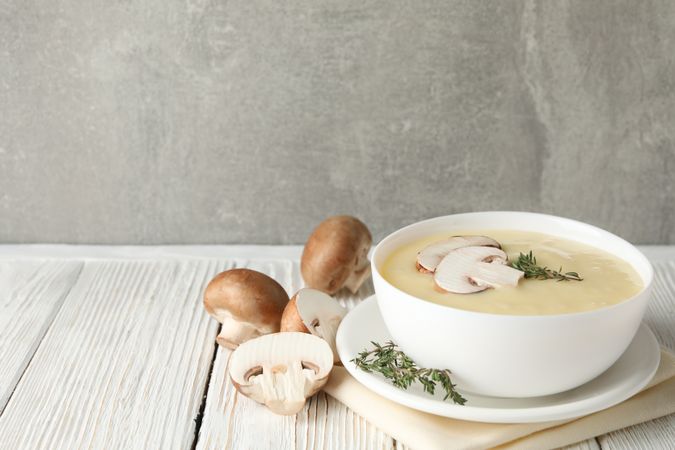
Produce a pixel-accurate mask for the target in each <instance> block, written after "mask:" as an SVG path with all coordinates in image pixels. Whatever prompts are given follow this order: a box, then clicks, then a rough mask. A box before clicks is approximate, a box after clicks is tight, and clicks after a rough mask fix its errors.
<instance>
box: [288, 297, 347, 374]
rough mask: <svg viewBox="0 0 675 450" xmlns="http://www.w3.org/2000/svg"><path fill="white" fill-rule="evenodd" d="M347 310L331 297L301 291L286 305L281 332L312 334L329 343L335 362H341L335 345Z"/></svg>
mask: <svg viewBox="0 0 675 450" xmlns="http://www.w3.org/2000/svg"><path fill="white" fill-rule="evenodd" d="M346 314H347V310H346V309H345V308H343V307H342V305H340V304H339V303H338V302H337V300H335V299H334V298H333V297H331V296H330V295H328V294H326V293H325V292H322V291H319V290H317V289H312V288H304V289H300V290H299V291H298V292H297V293H296V294H295V295H294V296H293V298H291V301H290V302H288V305H286V309H284V314H283V316H282V317H281V331H282V332H285V331H297V332H300V333H310V334H313V335H314V336H318V337H320V338H322V339H324V340H325V341H326V342H328V345H330V348H331V350H332V351H333V355H334V361H335V362H338V361H340V357H339V356H338V354H337V349H336V345H335V336H336V334H337V329H338V326H339V325H340V322H341V321H342V319H343V318H344V316H345V315H346Z"/></svg>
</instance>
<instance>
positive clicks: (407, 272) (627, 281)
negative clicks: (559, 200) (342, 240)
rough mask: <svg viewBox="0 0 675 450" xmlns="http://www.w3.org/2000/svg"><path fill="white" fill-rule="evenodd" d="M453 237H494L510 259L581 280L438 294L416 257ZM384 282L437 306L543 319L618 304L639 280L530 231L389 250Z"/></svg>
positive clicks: (612, 259) (592, 253)
mask: <svg viewBox="0 0 675 450" xmlns="http://www.w3.org/2000/svg"><path fill="white" fill-rule="evenodd" d="M456 235H484V236H489V237H491V238H493V239H496V240H497V241H499V242H500V244H501V245H502V249H503V250H504V251H505V252H506V254H507V255H508V257H509V261H513V260H515V259H517V258H518V255H519V253H520V252H522V253H527V252H529V251H530V250H531V251H532V252H533V253H534V256H535V257H536V258H537V264H538V265H539V266H547V267H549V268H551V269H555V270H558V269H559V268H560V267H561V266H562V268H563V272H569V271H573V272H577V273H579V275H580V276H581V277H582V278H583V281H556V280H536V279H521V280H520V282H519V283H518V286H516V287H498V288H494V289H487V290H485V291H483V292H478V293H475V294H454V293H450V292H447V293H446V292H439V290H437V289H436V288H435V283H434V278H433V275H432V274H424V273H421V272H419V271H418V270H417V269H416V267H415V263H416V259H417V253H418V252H419V251H420V250H421V249H423V248H424V247H425V246H427V245H428V244H431V243H433V242H436V241H440V240H443V239H447V238H448V237H450V236H456ZM381 273H382V276H383V277H384V279H386V280H387V281H388V282H389V283H391V284H392V285H394V286H396V287H397V288H399V289H400V290H402V291H404V292H407V293H409V294H412V295H414V296H416V297H419V298H422V299H425V300H429V301H431V302H434V303H439V304H441V305H446V306H451V307H454V308H460V309H466V310H470V311H480V312H487V313H493V314H512V315H543V314H564V313H572V312H580V311H589V310H593V309H598V308H602V307H605V306H609V305H613V304H616V303H620V302H621V301H623V300H626V299H628V298H630V297H632V296H633V295H635V294H637V293H638V292H639V291H640V290H641V289H642V287H643V283H642V279H641V278H640V276H639V275H638V274H637V272H636V271H635V270H634V269H633V268H632V267H631V266H630V265H629V264H628V263H627V262H626V261H624V260H622V259H620V258H618V257H616V256H614V255H612V254H610V253H607V252H605V251H603V250H600V249H598V248H595V247H591V246H589V245H586V244H582V243H580V242H575V241H571V240H567V239H563V238H559V237H556V236H550V235H546V234H541V233H533V232H529V231H512V230H472V231H468V232H467V231H464V232H462V231H459V232H458V231H452V232H449V233H446V234H438V235H433V236H429V237H426V238H423V239H420V240H417V241H414V242H411V243H409V244H406V245H403V246H402V247H400V248H398V249H396V250H394V251H393V252H392V253H391V254H390V255H389V256H388V257H387V259H386V260H385V262H384V264H383V265H382V268H381Z"/></svg>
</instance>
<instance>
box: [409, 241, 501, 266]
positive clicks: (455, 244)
mask: <svg viewBox="0 0 675 450" xmlns="http://www.w3.org/2000/svg"><path fill="white" fill-rule="evenodd" d="M478 246H481V247H495V248H502V246H501V245H499V242H497V241H495V240H494V239H492V238H490V237H487V236H452V237H451V238H448V239H444V240H442V241H437V242H434V243H432V244H429V245H427V246H426V247H424V248H423V249H422V250H421V251H420V252H419V253H418V254H417V270H419V271H420V272H423V273H433V272H434V271H435V270H436V266H438V263H440V262H441V260H442V259H443V258H444V257H445V255H447V254H448V253H450V252H451V251H453V250H456V249H458V248H462V247H478Z"/></svg>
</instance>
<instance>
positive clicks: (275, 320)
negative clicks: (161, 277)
mask: <svg viewBox="0 0 675 450" xmlns="http://www.w3.org/2000/svg"><path fill="white" fill-rule="evenodd" d="M287 303H288V294H287V293H286V291H285V290H284V288H283V287H281V285H280V284H279V283H277V282H276V281H274V279H272V278H270V277H268V276H267V275H265V274H263V273H260V272H256V271H255V270H250V269H232V270H226V271H225V272H222V273H220V274H218V275H216V277H215V278H213V280H211V282H210V283H209V285H208V286H207V287H206V291H205V292H204V308H206V312H208V313H209V314H210V315H211V316H213V317H214V318H215V319H216V320H217V321H218V322H220V323H221V324H222V326H221V330H220V334H218V337H217V338H216V341H217V342H218V344H220V345H222V346H223V347H228V348H237V346H238V345H239V344H241V343H242V342H245V341H247V340H249V339H252V338H254V337H257V336H261V335H264V334H269V333H276V332H278V331H279V323H280V322H281V315H282V314H283V312H284V308H285V307H286V304H287Z"/></svg>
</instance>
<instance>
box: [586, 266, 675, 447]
mask: <svg viewBox="0 0 675 450" xmlns="http://www.w3.org/2000/svg"><path fill="white" fill-rule="evenodd" d="M654 270H655V274H656V278H655V279H654V293H653V297H652V300H651V302H650V304H649V306H648V308H647V313H646V315H645V321H646V322H647V324H648V325H649V327H650V328H651V329H652V331H654V334H655V335H656V337H657V339H658V340H659V342H660V343H661V344H662V345H665V346H666V347H668V348H670V349H671V350H675V261H672V257H671V261H659V262H654ZM598 442H599V443H600V446H601V447H602V448H603V449H619V450H622V449H625V450H632V449H635V450H642V449H644V450H651V449H661V448H663V449H674V448H675V414H671V415H670V416H667V417H663V418H660V419H657V420H652V421H650V422H647V423H643V424H640V425H635V426H633V427H629V428H626V429H623V430H619V431H616V432H614V433H609V434H606V435H604V436H600V437H598Z"/></svg>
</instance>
